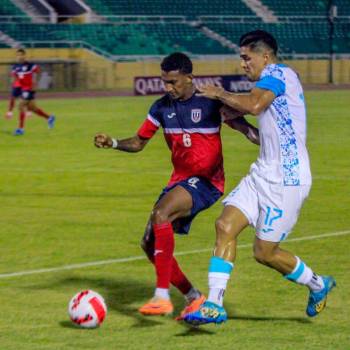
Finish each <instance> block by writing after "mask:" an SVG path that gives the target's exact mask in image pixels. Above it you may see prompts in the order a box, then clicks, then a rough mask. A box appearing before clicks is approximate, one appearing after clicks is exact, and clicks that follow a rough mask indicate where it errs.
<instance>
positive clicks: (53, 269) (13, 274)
mask: <svg viewBox="0 0 350 350" xmlns="http://www.w3.org/2000/svg"><path fill="white" fill-rule="evenodd" d="M348 234H350V230H346V231H337V232H329V233H323V234H320V235H314V236H308V237H300V238H294V239H293V238H292V239H289V240H288V241H286V242H284V243H290V242H299V241H312V240H315V239H322V238H329V237H337V236H345V235H348ZM248 247H252V244H251V243H248V244H239V245H238V248H248ZM212 249H213V248H210V249H209V248H206V249H195V250H187V251H184V252H179V253H175V255H176V256H180V255H191V254H199V253H206V252H210V251H212ZM144 259H146V256H143V255H142V256H130V257H128V258H119V259H109V260H100V261H91V262H86V263H82V264H72V265H63V266H58V267H51V268H44V269H37V270H24V271H18V272H10V273H3V274H0V278H9V277H20V276H26V275H36V274H39V273H47V272H57V271H64V270H74V269H81V268H85V267H89V266H99V265H110V264H118V263H124V262H129V261H137V260H144Z"/></svg>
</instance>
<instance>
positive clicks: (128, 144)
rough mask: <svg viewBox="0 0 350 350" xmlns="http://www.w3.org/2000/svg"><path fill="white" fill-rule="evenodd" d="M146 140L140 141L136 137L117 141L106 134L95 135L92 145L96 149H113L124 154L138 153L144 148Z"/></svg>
mask: <svg viewBox="0 0 350 350" xmlns="http://www.w3.org/2000/svg"><path fill="white" fill-rule="evenodd" d="M147 142H148V140H147V139H142V138H141V137H139V136H138V135H135V136H133V137H130V138H127V139H123V140H117V139H114V138H112V137H111V136H109V135H107V134H102V133H101V134H96V135H95V139H94V143H95V146H96V147H97V148H114V149H117V150H119V151H124V152H133V153H135V152H140V151H142V150H143V149H144V147H145V146H146V144H147Z"/></svg>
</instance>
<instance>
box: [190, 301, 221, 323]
mask: <svg viewBox="0 0 350 350" xmlns="http://www.w3.org/2000/svg"><path fill="white" fill-rule="evenodd" d="M184 321H185V322H187V323H189V324H192V325H195V326H199V325H201V324H206V323H216V324H219V323H222V322H225V321H227V313H226V311H225V309H224V308H223V307H222V306H219V305H217V304H215V303H212V302H211V301H206V302H205V303H204V304H203V305H202V306H201V307H200V308H199V309H198V310H197V311H195V312H192V313H189V314H187V315H186V316H185V317H184Z"/></svg>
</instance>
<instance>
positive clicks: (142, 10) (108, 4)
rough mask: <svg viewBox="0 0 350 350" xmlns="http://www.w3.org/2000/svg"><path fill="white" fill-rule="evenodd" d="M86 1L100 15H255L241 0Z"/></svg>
mask: <svg viewBox="0 0 350 350" xmlns="http://www.w3.org/2000/svg"><path fill="white" fill-rule="evenodd" d="M86 3H87V4H88V5H90V6H91V8H92V9H93V10H94V11H96V12H97V13H99V14H102V15H132V16H135V15H136V16H137V15H148V16H149V15H156V16H166V15H177V16H179V15H181V16H187V17H197V16H201V15H217V16H220V15H229V16H233V15H235V16H255V14H254V13H253V12H252V11H251V10H250V9H249V7H247V6H246V5H245V4H244V3H243V2H242V1H241V0H235V1H232V0H220V1H212V0H201V1H198V0H176V1H172V2H168V3H165V2H164V0H139V1H129V0H118V1H115V0H86Z"/></svg>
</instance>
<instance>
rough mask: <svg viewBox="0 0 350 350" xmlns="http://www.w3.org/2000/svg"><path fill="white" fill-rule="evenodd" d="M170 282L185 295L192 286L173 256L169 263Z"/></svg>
mask: <svg viewBox="0 0 350 350" xmlns="http://www.w3.org/2000/svg"><path fill="white" fill-rule="evenodd" d="M170 282H171V284H172V285H173V286H175V287H176V288H177V289H178V290H179V291H180V292H181V293H182V294H184V295H186V294H187V293H188V292H189V291H190V290H191V288H192V284H191V282H190V281H189V280H188V279H187V278H186V276H185V274H184V273H183V272H182V270H181V269H180V266H179V264H178V263H177V261H176V259H175V258H174V257H173V260H172V264H171V280H170Z"/></svg>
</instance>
